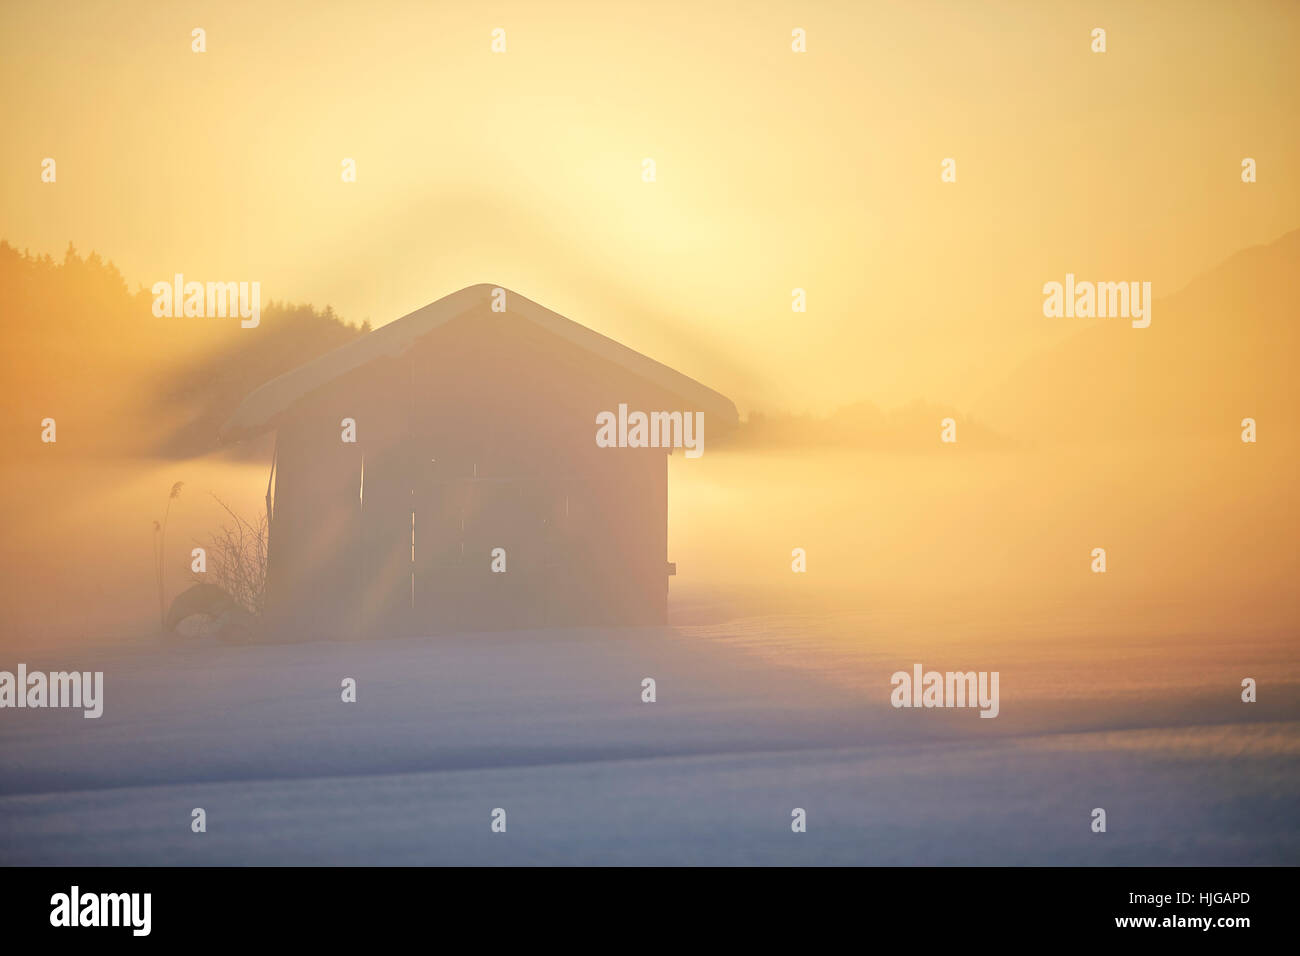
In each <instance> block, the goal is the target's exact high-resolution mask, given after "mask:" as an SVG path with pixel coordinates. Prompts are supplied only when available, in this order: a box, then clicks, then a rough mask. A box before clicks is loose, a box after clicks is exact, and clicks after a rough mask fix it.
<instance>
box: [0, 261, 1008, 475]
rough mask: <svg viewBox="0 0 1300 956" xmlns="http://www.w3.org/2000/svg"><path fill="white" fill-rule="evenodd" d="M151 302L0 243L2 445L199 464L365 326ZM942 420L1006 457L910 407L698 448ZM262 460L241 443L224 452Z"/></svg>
mask: <svg viewBox="0 0 1300 956" xmlns="http://www.w3.org/2000/svg"><path fill="white" fill-rule="evenodd" d="M158 278H159V279H160V280H165V281H170V280H171V275H170V274H168V275H160V276H159V277H158ZM152 304H153V295H152V293H151V292H150V290H149V289H148V288H146V287H144V286H141V287H139V288H137V289H136V290H135V291H134V292H133V291H131V290H130V288H129V286H128V283H127V281H126V279H125V278H123V276H122V274H121V273H120V272H119V271H118V269H117V267H116V266H115V265H114V264H113V263H112V262H110V261H108V260H106V259H103V258H102V257H101V256H100V255H99V254H98V253H96V252H91V253H90V254H89V255H86V256H82V255H80V254H79V253H78V252H77V250H76V249H75V247H74V246H73V245H72V244H71V243H69V244H68V248H67V250H66V251H65V253H64V256H63V259H62V261H59V260H56V259H55V258H53V257H51V256H49V255H41V256H34V255H30V254H28V253H26V252H19V251H18V250H17V249H15V248H14V247H12V246H10V245H9V244H8V243H7V242H4V241H0V323H2V326H0V335H3V336H4V339H5V342H6V345H7V348H6V349H5V352H4V359H3V361H4V363H5V365H4V367H3V371H4V373H5V382H6V386H7V388H6V391H7V397H9V398H10V399H11V400H12V401H13V403H14V411H15V413H14V414H12V415H10V416H8V417H7V418H6V419H5V420H4V425H3V427H4V428H5V429H7V430H8V432H9V434H8V435H7V437H8V438H9V447H10V448H11V449H14V450H15V451H16V452H17V453H18V454H19V455H20V456H21V455H23V454H37V453H40V451H41V444H40V442H39V435H40V430H39V427H38V426H39V423H40V422H41V421H42V419H45V418H47V417H49V418H54V419H55V420H56V422H57V423H58V438H59V451H60V452H61V453H63V454H71V455H73V456H76V457H81V456H84V455H96V456H102V457H155V458H172V459H183V458H190V457H193V456H197V455H202V454H205V453H208V452H211V451H213V450H215V449H216V448H217V432H218V430H219V428H220V427H221V425H222V423H223V422H224V421H225V420H226V419H227V418H228V417H229V416H230V414H231V413H232V412H233V411H234V410H235V408H236V407H237V406H238V405H239V403H240V402H241V401H242V400H243V398H244V397H245V396H246V395H247V394H248V393H249V392H251V391H252V390H253V389H255V388H257V387H258V386H259V385H262V384H263V383H265V382H267V381H269V380H270V379H272V378H274V377H276V376H277V375H280V374H282V373H284V372H287V371H289V370H290V369H293V368H296V367H297V366H299V365H301V364H303V363H304V362H307V361H309V360H310V359H312V358H315V357H316V356H318V355H321V354H323V353H324V352H328V351H329V350H331V349H334V348H337V347H338V346H340V345H343V344H345V343H347V342H349V341H351V340H352V339H354V338H355V337H356V336H358V335H360V334H362V333H363V332H365V331H368V330H369V324H368V323H367V322H363V323H362V324H361V325H359V326H358V325H353V324H350V323H348V322H345V321H344V320H343V319H342V318H340V317H339V316H337V315H335V313H334V311H333V309H332V308H331V307H329V306H326V307H325V308H324V309H320V310H318V309H316V308H315V307H313V306H311V305H293V304H287V303H277V302H274V301H272V302H270V303H269V304H268V305H267V306H266V307H264V308H263V310H262V319H261V325H260V327H259V328H257V329H256V330H255V331H254V330H250V329H243V328H241V327H240V323H239V321H238V320H237V319H225V318H187V319H177V318H158V317H156V316H154V314H153V309H152ZM947 418H951V419H952V420H953V421H954V422H956V424H957V428H958V430H959V434H960V448H961V449H967V448H983V449H990V448H998V449H1001V448H1006V447H1010V445H1009V443H1008V442H1007V441H1006V439H1004V438H1003V437H1002V436H1000V435H999V434H998V433H996V432H994V431H992V430H990V429H988V428H986V427H984V426H982V425H981V424H979V423H977V422H974V421H973V420H970V419H969V418H967V417H965V416H963V415H962V414H961V413H959V412H958V411H957V410H956V409H952V408H948V407H944V406H939V405H933V404H929V403H923V402H913V403H912V404H910V405H906V406H903V407H901V408H896V409H891V410H882V409H880V408H877V407H876V406H874V405H871V404H869V403H866V402H860V403H857V404H853V405H848V406H845V407H842V408H840V409H837V410H835V411H834V412H831V413H830V414H826V415H808V414H799V413H791V412H782V411H777V412H754V413H752V414H751V415H750V416H749V418H748V420H746V421H744V422H742V423H741V425H740V427H739V428H737V429H736V430H734V431H733V432H732V433H731V434H729V435H718V436H711V438H710V444H711V446H712V447H715V448H718V449H722V448H726V447H732V448H738V449H742V448H743V449H750V448H752V449H780V448H786V447H792V448H793V447H808V446H837V447H846V448H861V449H865V450H882V451H912V450H917V451H934V450H935V449H942V448H944V447H945V446H942V445H940V444H939V443H938V440H937V436H938V434H939V428H940V424H941V422H942V421H943V420H944V419H947ZM946 447H951V446H946ZM265 451H266V450H265V449H263V448H257V447H249V446H241V447H239V448H236V449H234V450H233V452H232V453H234V454H251V455H254V456H262V457H264V453H265Z"/></svg>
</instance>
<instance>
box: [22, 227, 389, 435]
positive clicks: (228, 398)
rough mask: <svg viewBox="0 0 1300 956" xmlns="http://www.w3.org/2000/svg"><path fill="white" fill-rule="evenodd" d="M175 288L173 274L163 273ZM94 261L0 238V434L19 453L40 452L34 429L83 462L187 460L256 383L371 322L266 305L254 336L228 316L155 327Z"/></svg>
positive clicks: (115, 274)
mask: <svg viewBox="0 0 1300 956" xmlns="http://www.w3.org/2000/svg"><path fill="white" fill-rule="evenodd" d="M158 278H159V279H170V276H161V275H160V276H159V277H158ZM152 303H153V296H152V294H151V292H150V291H149V289H148V288H147V287H144V286H141V287H140V288H138V289H136V290H135V291H132V290H131V289H130V288H129V286H128V284H127V282H126V280H125V279H124V278H123V276H122V274H121V273H120V272H119V271H118V269H117V267H116V266H115V265H114V264H113V263H112V262H109V261H108V260H106V259H103V258H102V257H101V256H100V255H99V254H98V253H95V252H91V253H90V254H89V255H86V256H82V255H80V254H79V253H78V252H77V250H76V249H75V248H74V247H73V245H72V244H71V243H69V245H68V248H67V250H66V252H65V253H64V256H63V258H62V260H61V261H60V260H56V259H55V258H53V257H52V256H49V255H40V256H36V255H30V254H28V253H26V252H20V251H18V250H17V249H15V248H14V247H13V246H10V245H9V244H8V243H7V242H4V241H0V335H2V336H3V338H4V341H5V349H4V350H3V359H2V360H0V361H3V363H4V364H3V366H0V371H3V377H4V382H5V393H6V394H5V397H6V400H7V401H8V402H10V403H12V404H11V409H12V410H11V412H10V414H8V415H6V416H5V417H4V424H3V428H4V429H5V430H6V432H7V434H6V435H5V438H6V443H7V445H8V447H9V448H10V449H11V450H12V451H13V452H15V453H16V454H17V455H20V456H22V455H24V454H26V455H31V454H38V453H40V452H41V451H42V450H43V449H42V445H41V442H40V422H41V420H42V419H44V418H54V419H55V420H56V421H57V423H58V431H57V434H58V445H57V450H58V452H59V453H61V454H65V455H72V456H74V457H82V456H85V455H93V456H103V457H135V456H140V457H159V458H188V457H191V456H194V455H201V454H204V453H206V452H210V451H212V450H213V449H214V448H216V446H217V430H218V429H219V427H220V426H221V424H222V423H223V422H224V421H225V420H226V418H228V417H229V415H230V414H231V413H232V412H233V411H234V409H235V408H236V406H238V404H239V402H240V401H242V400H243V398H244V396H245V395H247V394H248V393H249V392H250V391H252V390H253V389H254V388H256V387H257V386H259V385H261V384H263V383H264V382H266V381H268V380H270V379H272V378H274V377H275V376H277V375H280V374H281V373H283V372H286V371H288V370H290V369H292V368H295V367H297V366H299V365H301V364H302V363H304V362H306V361H308V360H310V359H312V358H314V357H316V356H317V355H320V354H322V353H324V352H327V351H329V350H330V349H333V348H336V347H338V346H340V345H343V344H345V343H346V342H349V341H351V340H352V339H353V338H355V337H356V336H358V335H360V334H362V332H364V331H366V330H367V329H368V327H369V326H368V325H367V324H365V323H363V324H362V325H361V326H357V325H353V324H349V323H347V322H345V321H344V320H343V319H341V318H340V317H339V316H337V315H335V314H334V312H333V310H332V309H331V308H329V307H326V308H325V309H323V310H318V309H316V308H314V307H313V306H311V305H294V304H289V303H283V302H274V301H272V302H270V303H269V304H267V305H266V306H264V307H263V309H262V322H261V327H260V328H259V329H257V330H256V332H255V333H254V332H253V331H251V330H248V329H241V328H240V325H239V321H238V320H237V319H236V320H230V319H214V318H204V319H175V318H157V317H155V316H154V315H153V310H152Z"/></svg>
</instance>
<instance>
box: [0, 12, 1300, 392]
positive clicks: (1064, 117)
mask: <svg viewBox="0 0 1300 956" xmlns="http://www.w3.org/2000/svg"><path fill="white" fill-rule="evenodd" d="M194 27H202V28H204V29H205V30H206V31H207V52H206V53H203V54H195V53H193V52H191V48H190V45H191V36H190V31H191V30H192V29H193V28H194ZM496 27H502V28H504V29H505V31H506V41H507V50H506V52H505V53H504V54H493V53H492V52H491V50H490V44H491V31H492V30H493V28H496ZM795 27H802V28H804V29H805V30H806V31H807V37H808V39H807V44H808V52H807V53H806V54H795V53H792V52H791V49H790V42H791V30H792V29H793V28H795ZM1094 27H1103V28H1105V29H1106V31H1107V46H1108V49H1107V52H1106V53H1104V54H1094V53H1092V52H1091V50H1090V43H1091V38H1090V32H1091V30H1092V29H1093V28H1094ZM1296 49H1300V4H1296V3H1291V2H1275V3H1268V2H1258V3H1231V4H1229V3H1221V2H1190V0H1174V2H1151V0H1146V2H1142V3H1131V2H1116V3H1102V2H1090V3H1066V2H1052V3H1036V2H1028V0H1026V2H1018V3H992V2H981V3H973V2H957V0H951V2H945V3H935V2H921V0H906V2H896V3H883V2H852V3H851V2H841V3H798V4H792V3H763V2H749V0H746V2H734V3H698V2H678V3H673V2H656V3H637V4H631V3H621V2H587V3H561V2H548V3H546V4H539V3H507V2H493V3H471V4H467V3H463V2H460V3H435V2H418V3H416V2H411V3H397V2H389V3H382V4H374V3H360V2H349V3H343V2H322V0H314V2H304V3H294V4H290V3H279V4H274V5H271V4H265V3H233V2H221V3H217V2H211V3H186V2H169V3H166V4H160V3H144V2H127V0H119V2H114V3H57V2H42V3H35V2H32V3H6V4H4V5H3V7H0V81H2V82H3V86H4V89H5V91H6V96H5V109H4V130H5V134H4V141H5V145H4V148H3V150H0V182H2V183H3V186H2V187H0V188H2V189H3V194H2V196H3V201H2V202H0V236H2V237H4V238H7V239H8V240H9V241H10V242H11V243H13V244H15V245H17V246H19V247H20V248H22V247H26V248H30V249H31V250H33V251H36V252H50V253H52V254H55V255H59V254H61V253H62V250H63V248H64V247H65V246H66V244H67V242H68V241H69V240H72V241H73V242H75V243H76V245H77V247H78V248H79V249H80V250H81V251H83V252H86V251H89V250H90V249H95V250H98V251H100V252H101V253H102V254H104V255H105V256H107V257H109V258H111V259H112V260H114V261H115V262H116V263H117V264H118V266H119V267H120V268H121V270H122V271H123V273H124V275H125V276H126V277H127V279H128V281H129V282H131V283H132V285H133V286H134V285H136V284H142V285H146V286H148V285H150V284H152V283H153V282H154V281H156V280H158V279H161V278H165V277H170V276H171V275H172V273H174V272H183V273H185V274H186V276H187V277H191V278H194V279H198V280H200V281H203V280H210V279H211V280H216V279H220V280H257V281H260V282H261V283H262V288H263V298H264V300H265V299H267V298H277V299H289V300H294V301H310V302H312V303H315V304H316V305H318V306H323V305H325V304H331V305H333V306H334V308H335V309H336V310H337V311H338V312H339V313H340V314H342V315H343V316H345V317H346V318H348V319H351V320H354V321H360V320H361V319H365V318H369V319H370V320H371V321H372V323H374V324H382V323H383V322H386V321H389V320H391V319H393V318H396V317H398V316H400V315H402V314H404V313H406V312H408V311H410V310H412V309H415V308H418V307H419V306H421V305H424V304H426V303H427V302H430V301H432V300H434V299H436V298H438V297H440V296H442V295H445V294H447V293H449V292H451V291H453V290H455V289H458V288H461V287H463V286H466V285H469V284H472V283H476V282H481V281H491V282H495V283H500V284H503V285H506V286H508V287H510V288H513V289H515V290H516V291H518V292H521V293H523V294H525V295H528V296H529V297H531V298H533V299H535V300H537V301H540V302H541V303H543V304H544V305H547V306H549V307H551V308H553V309H555V310H557V311H559V312H561V313H563V314H565V315H568V316H569V317H571V318H573V319H574V320H576V321H578V322H581V323H583V324H585V325H588V326H591V327H593V328H596V329H598V330H600V331H602V332H605V333H606V334H609V335H612V336H613V337H615V338H617V339H620V340H621V341H623V342H625V343H627V344H628V345H631V346H632V347H634V348H637V349H638V350H640V351H643V352H645V353H647V354H649V355H651V356H653V357H655V358H658V359H660V360H662V361H665V362H667V363H668V364H671V365H674V366H675V367H677V368H680V369H681V370H682V371H685V372H687V373H688V374H691V375H693V376H694V377H697V378H700V379H702V380H703V381H705V382H706V383H707V384H709V385H712V386H714V387H717V388H719V389H721V390H723V391H724V392H726V393H728V394H729V395H731V396H732V397H733V398H735V399H736V400H737V402H738V403H739V404H740V405H741V407H742V409H745V408H753V407H759V408H775V407H785V408H791V409H795V410H812V411H824V410H826V409H828V408H829V407H832V406H834V405H836V404H839V403H843V402H850V401H855V400H860V399H869V400H873V401H876V402H879V403H882V404H884V405H896V404H901V403H904V402H907V401H909V400H911V399H913V398H925V399H928V400H932V401H947V402H953V403H956V404H960V405H964V404H968V403H970V402H972V401H974V400H975V399H977V398H978V396H979V395H980V394H982V392H983V391H984V390H985V389H986V388H988V387H990V386H992V385H993V384H995V383H996V382H997V381H998V380H1000V379H1001V378H1002V377H1004V376H1005V375H1006V373H1007V372H1008V371H1009V370H1010V369H1011V368H1012V367H1013V366H1014V365H1015V364H1017V363H1018V361H1019V360H1020V359H1022V358H1023V357H1025V356H1027V355H1028V354H1030V353H1031V352H1033V351H1035V350H1036V349H1038V348H1040V347H1042V346H1043V345H1045V344H1047V343H1050V342H1052V341H1054V340H1055V339H1057V338H1059V337H1061V336H1062V335H1065V334H1068V333H1069V332H1072V331H1076V330H1077V326H1075V325H1071V324H1070V323H1068V322H1065V321H1064V320H1049V319H1045V318H1044V317H1043V315H1042V312H1041V303H1042V294H1041V291H1040V290H1041V287H1042V284H1043V283H1044V282H1046V281H1049V280H1053V279H1055V280H1060V279H1061V278H1062V277H1063V275H1064V273H1066V272H1067V271H1072V272H1075V273H1077V274H1079V275H1080V276H1081V277H1095V278H1098V279H1108V280H1109V279H1114V280H1146V281H1151V282H1152V284H1153V289H1154V294H1155V296H1156V297H1157V300H1158V299H1159V297H1160V296H1162V295H1167V294H1169V293H1172V292H1174V291H1176V290H1177V288H1178V287H1179V286H1181V285H1182V284H1184V283H1186V282H1187V281H1189V280H1190V279H1192V278H1194V277H1195V276H1196V275H1197V274H1198V273H1201V272H1203V271H1204V270H1206V269H1207V268H1210V267H1212V266H1213V265H1215V264H1216V263H1218V262H1219V261H1221V260H1222V259H1224V258H1226V257H1228V256H1229V255H1231V254H1232V253H1234V252H1236V251H1238V250H1240V249H1242V248H1245V247H1247V246H1251V245H1255V244H1259V243H1265V242H1270V241H1272V240H1274V239H1276V238H1277V237H1278V236H1279V235H1281V234H1282V233H1284V232H1286V231H1288V230H1290V229H1294V228H1296V226H1297V225H1300V215H1298V213H1300V201H1298V200H1300V195H1298V194H1297V180H1296V177H1294V176H1293V175H1290V174H1289V172H1288V171H1294V170H1295V169H1296V168H1298V167H1300V122H1298V121H1297V117H1300V66H1298V65H1297V63H1298V61H1297V58H1296V56H1295V50H1296ZM46 156H50V157H54V158H55V159H56V161H57V163H58V181H57V183H56V184H54V185H49V184H43V183H41V181H40V165H41V160H42V159H43V158H44V157H46ZM1245 156H1251V157H1254V158H1255V159H1256V160H1257V161H1258V164H1259V167H1258V168H1259V174H1258V175H1259V181H1258V183H1256V184H1254V185H1249V186H1247V185H1244V184H1242V182H1241V181H1240V163H1241V159H1242V157H1245ZM344 157H351V158H354V159H355V160H356V163H357V172H358V181H357V182H356V183H354V184H351V183H344V182H342V180H341V177H340V169H341V161H342V160H343V158H344ZM645 157H650V158H653V159H654V160H655V161H656V163H657V171H658V181H657V182H655V183H653V184H648V183H644V182H642V179H641V162H642V159H643V158H645ZM945 157H953V158H955V159H956V161H957V182H956V183H954V184H944V183H941V182H940V177H939V172H940V161H941V160H942V159H943V158H945ZM794 287H802V288H805V289H807V291H808V303H809V310H808V312H807V313H806V314H796V313H792V312H791V310H790V290H791V289H792V288H794ZM1156 321H1159V317H1158V316H1157V319H1156Z"/></svg>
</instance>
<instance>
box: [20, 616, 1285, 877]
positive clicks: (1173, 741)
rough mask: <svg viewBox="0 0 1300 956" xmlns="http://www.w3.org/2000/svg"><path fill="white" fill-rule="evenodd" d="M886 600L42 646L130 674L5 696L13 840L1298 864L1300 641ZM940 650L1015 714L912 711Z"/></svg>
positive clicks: (138, 855)
mask: <svg viewBox="0 0 1300 956" xmlns="http://www.w3.org/2000/svg"><path fill="white" fill-rule="evenodd" d="M873 628H874V629H876V630H879V631H881V632H887V631H889V628H888V627H887V626H883V625H882V624H881V622H879V621H877V622H875V623H874V624H873V623H872V622H870V621H864V620H854V619H851V618H845V617H838V618H835V617H821V618H801V617H798V616H789V617H775V616H769V617H763V618H758V619H748V620H731V621H729V622H727V623H724V624H705V623H697V624H689V623H681V624H679V626H677V627H675V628H656V629H609V630H595V629H590V630H571V631H528V632H515V633H505V634H480V635H464V636H458V637H453V638H437V639H429V640H424V641H400V642H397V641H381V642H370V643H355V644H321V643H299V644H281V645H272V646H259V647H228V646H224V645H203V646H189V647H171V648H158V647H149V646H143V645H142V646H137V647H131V648H121V649H116V650H105V649H86V650H83V651H79V652H78V651H66V652H61V653H60V654H59V655H56V656H50V655H42V654H40V653H39V652H37V651H29V652H26V653H25V654H22V655H21V656H20V657H19V658H18V659H17V660H23V661H24V662H25V663H26V664H27V665H28V667H29V669H32V670H53V669H63V668H76V669H78V670H103V671H104V672H105V682H106V692H105V710H104V716H103V717H102V718H101V719H99V720H86V719H84V718H82V716H81V714H80V712H79V711H75V712H73V711H52V710H46V711H30V710H22V711H17V710H7V711H5V712H4V713H3V715H0V716H2V719H0V862H3V863H7V864H92V865H95V864H249V863H255V864H295V863H306V864H346V863H370V864H433V863H455V864H502V863H515V864H539V863H548V864H550V863H558V864H579V863H591V864H605V863H609V864H629V863H648V864H696V863H717V864H745V863H763V864H783V863H797V864H806V863H848V864H856V863H866V864H895V863H945V864H946V863H953V864H1026V863H1027V864H1103V863H1104V864H1136V865H1156V864H1263V863H1269V864H1297V863H1300V817H1298V816H1297V807H1300V696H1298V695H1297V694H1296V689H1297V686H1300V681H1297V674H1296V669H1295V665H1294V664H1293V663H1292V661H1293V660H1294V658H1295V652H1294V646H1293V644H1292V642H1291V641H1290V640H1289V639H1283V638H1280V637H1279V638H1276V639H1272V640H1270V639H1264V638H1260V639H1257V640H1254V641H1252V642H1251V643H1250V645H1249V648H1248V649H1246V648H1243V645H1242V642H1241V641H1240V640H1237V641H1233V642H1222V643H1216V642H1215V641H1212V640H1209V639H1206V640H1201V641H1199V642H1189V639H1188V638H1186V637H1185V636H1184V637H1180V638H1178V639H1176V640H1175V639H1172V638H1171V639H1169V640H1168V641H1164V642H1160V641H1151V640H1148V641H1145V642H1140V641H1139V642H1133V641H1129V642H1124V643H1123V644H1122V645H1115V646H1109V647H1106V646H1102V645H1100V644H1099V643H1096V642H1093V643H1090V642H1088V641H1086V640H1079V639H1076V640H1072V641H1060V640H1057V639H1055V638H1054V639H1053V640H1051V641H1050V642H1033V641H1029V640H1026V639H1023V638H1015V639H1013V638H1012V637H1008V638H1007V639H1006V640H1004V641H1002V642H1001V643H999V641H998V640H996V639H992V638H986V639H983V640H981V641H980V643H979V645H978V646H979V653H978V655H977V658H972V656H971V654H970V651H969V647H970V645H969V644H968V645H966V648H967V649H966V650H965V651H964V652H963V651H962V650H961V645H959V644H958V643H955V642H951V641H950V642H949V643H944V642H942V641H927V640H920V639H914V640H899V639H891V640H890V641H888V642H885V641H879V640H874V639H873V638H872V636H871V632H872V630H873ZM1189 643H1190V644H1191V645H1193V646H1195V647H1197V650H1196V651H1195V652H1189V651H1188V649H1187V648H1188V646H1189ZM17 660H13V661H5V662H3V663H0V668H5V669H10V670H12V669H14V668H15V667H16V664H17ZM914 661H920V662H922V663H923V664H925V666H926V667H927V668H929V667H934V668H936V669H958V668H961V669H997V670H999V671H1000V673H1001V675H1002V676H1001V698H1002V699H1001V709H1002V713H1001V716H999V717H998V718H997V719H996V720H987V719H980V718H978V717H977V712H976V711H974V710H950V711H937V710H931V711H926V710H894V709H892V708H891V707H890V706H889V704H888V695H889V674H890V673H891V672H893V671H894V670H896V669H906V668H908V667H910V665H911V663H912V662H914ZM1242 676H1254V677H1256V678H1257V679H1258V680H1259V682H1260V701H1259V702H1258V703H1256V704H1243V703H1241V702H1240V700H1239V699H1238V696H1237V695H1238V694H1239V682H1240V678H1241V677H1242ZM344 677H353V678H355V679H356V680H357V684H358V701H357V703H355V704H347V703H343V702H342V701H341V700H340V681H341V680H342V679H343V678H344ZM644 677H653V678H655V680H656V681H657V685H658V701H657V702H656V703H653V704H644V703H642V702H641V680H642V678H644ZM194 807H203V808H204V809H205V810H206V812H207V832H206V833H203V834H194V833H192V832H191V831H190V811H191V810H192V808H194ZM496 807H501V808H504V809H505V810H506V812H507V832H506V833H504V834H494V833H492V832H491V830H490V826H489V824H490V815H491V812H492V810H493V808H496ZM794 807H802V808H805V809H806V810H807V814H808V832H807V833H805V834H795V833H792V832H791V829H790V812H791V809H792V808H794ZM1094 807H1104V808H1105V809H1106V811H1107V814H1108V832H1107V833H1105V834H1093V833H1091V832H1090V830H1089V822H1090V811H1091V810H1092V808H1094Z"/></svg>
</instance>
